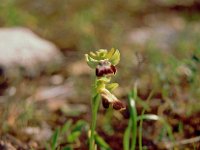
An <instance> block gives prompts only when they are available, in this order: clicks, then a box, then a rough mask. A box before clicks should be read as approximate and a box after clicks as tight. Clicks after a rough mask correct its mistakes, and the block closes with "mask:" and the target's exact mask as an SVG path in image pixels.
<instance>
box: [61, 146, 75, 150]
mask: <svg viewBox="0 0 200 150" xmlns="http://www.w3.org/2000/svg"><path fill="white" fill-rule="evenodd" d="M62 150H73V148H72V147H71V146H66V147H64V148H62Z"/></svg>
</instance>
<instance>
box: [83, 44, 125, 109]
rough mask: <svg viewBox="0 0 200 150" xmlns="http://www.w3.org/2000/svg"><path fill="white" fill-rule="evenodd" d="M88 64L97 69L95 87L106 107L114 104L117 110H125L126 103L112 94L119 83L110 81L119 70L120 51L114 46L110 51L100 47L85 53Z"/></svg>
mask: <svg viewBox="0 0 200 150" xmlns="http://www.w3.org/2000/svg"><path fill="white" fill-rule="evenodd" d="M85 58H86V61H87V64H88V66H89V67H90V68H92V69H95V74H96V77H97V79H96V83H95V89H96V92H97V93H99V94H100V95H101V97H102V104H103V107H104V108H108V107H109V106H110V105H112V107H113V109H115V110H119V111H121V110H124V109H125V105H124V104H123V103H122V102H121V101H119V100H118V99H117V97H116V96H115V95H114V94H112V91H113V90H114V89H115V88H117V87H118V84H117V83H110V81H111V77H112V76H114V75H115V74H116V72H117V69H116V67H115V66H116V65H117V64H118V63H119V61H120V52H119V50H117V49H114V48H112V49H111V50H110V51H107V50H106V49H99V50H98V51H96V52H90V53H89V54H85Z"/></svg>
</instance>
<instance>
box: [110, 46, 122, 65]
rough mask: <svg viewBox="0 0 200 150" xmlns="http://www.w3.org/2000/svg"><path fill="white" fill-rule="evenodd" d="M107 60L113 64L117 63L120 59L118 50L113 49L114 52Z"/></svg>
mask: <svg viewBox="0 0 200 150" xmlns="http://www.w3.org/2000/svg"><path fill="white" fill-rule="evenodd" d="M109 61H110V62H111V64H112V65H114V66H115V65H117V64H118V63H119V61H120V52H119V50H115V52H114V54H113V55H112V56H111V58H110V59H109Z"/></svg>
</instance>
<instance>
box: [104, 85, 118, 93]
mask: <svg viewBox="0 0 200 150" xmlns="http://www.w3.org/2000/svg"><path fill="white" fill-rule="evenodd" d="M118 86H119V84H118V83H110V84H108V85H107V86H106V88H107V89H108V90H109V91H111V92H112V91H113V90H114V89H116V88H117V87H118Z"/></svg>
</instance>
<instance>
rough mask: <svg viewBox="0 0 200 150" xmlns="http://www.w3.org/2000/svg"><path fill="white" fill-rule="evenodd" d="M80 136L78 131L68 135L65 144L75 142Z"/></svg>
mask: <svg viewBox="0 0 200 150" xmlns="http://www.w3.org/2000/svg"><path fill="white" fill-rule="evenodd" d="M80 135H81V132H80V131H74V132H72V133H71V134H70V135H68V137H67V142H69V143H73V142H75V141H76V140H77V139H78V138H79V136H80Z"/></svg>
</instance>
